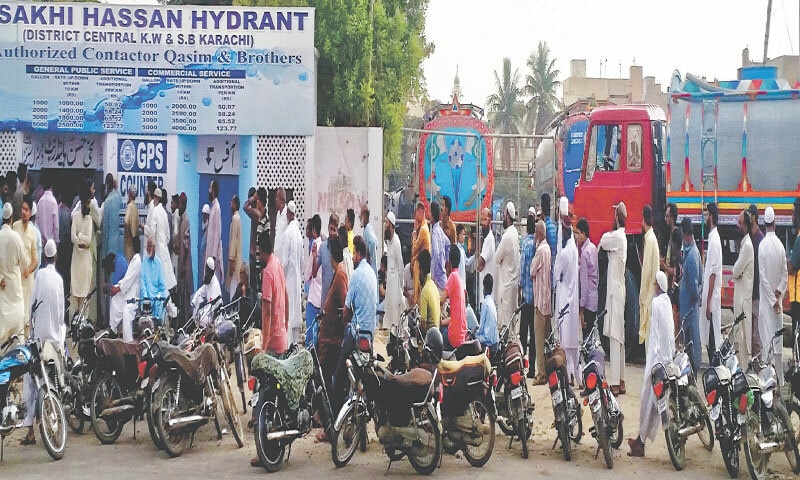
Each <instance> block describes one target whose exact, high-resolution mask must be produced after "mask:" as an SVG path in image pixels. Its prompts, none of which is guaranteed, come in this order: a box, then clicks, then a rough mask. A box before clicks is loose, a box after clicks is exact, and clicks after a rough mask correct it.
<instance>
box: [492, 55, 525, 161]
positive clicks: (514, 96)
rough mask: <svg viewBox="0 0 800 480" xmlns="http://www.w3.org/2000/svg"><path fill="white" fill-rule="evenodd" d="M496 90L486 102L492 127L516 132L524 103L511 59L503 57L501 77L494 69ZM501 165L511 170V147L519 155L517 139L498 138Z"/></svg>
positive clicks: (518, 131) (498, 131) (508, 132)
mask: <svg viewBox="0 0 800 480" xmlns="http://www.w3.org/2000/svg"><path fill="white" fill-rule="evenodd" d="M494 81H495V86H496V87H497V92H495V93H493V94H491V95H489V97H488V98H487V99H486V104H487V107H488V109H489V112H490V113H493V114H494V116H493V117H492V122H491V125H492V127H493V128H492V129H493V130H494V132H495V133H500V134H518V133H520V128H519V126H520V125H521V124H522V120H523V117H524V115H525V104H524V103H523V102H522V89H521V88H520V87H519V71H518V70H514V71H513V73H512V71H511V59H510V58H508V57H506V58H504V59H503V71H502V77H501V76H500V75H498V74H497V70H495V71H494ZM498 143H499V144H500V152H501V161H502V163H501V165H502V167H503V170H505V171H506V172H509V171H511V164H512V147H513V151H514V155H515V156H519V148H518V147H519V141H518V140H517V139H514V138H499V139H497V141H496V142H495V144H498Z"/></svg>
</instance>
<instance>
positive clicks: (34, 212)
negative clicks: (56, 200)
mask: <svg viewBox="0 0 800 480" xmlns="http://www.w3.org/2000/svg"><path fill="white" fill-rule="evenodd" d="M37 211H38V209H37V208H36V202H33V205H31V217H35V216H36V212H37Z"/></svg>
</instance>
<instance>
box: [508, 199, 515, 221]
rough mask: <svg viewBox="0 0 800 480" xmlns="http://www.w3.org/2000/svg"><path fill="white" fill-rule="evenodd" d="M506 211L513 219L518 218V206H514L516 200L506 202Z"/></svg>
mask: <svg viewBox="0 0 800 480" xmlns="http://www.w3.org/2000/svg"><path fill="white" fill-rule="evenodd" d="M506 211H507V212H508V214H509V216H511V220H516V219H517V208H516V207H515V206H514V202H508V203H506Z"/></svg>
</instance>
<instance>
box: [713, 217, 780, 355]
mask: <svg viewBox="0 0 800 480" xmlns="http://www.w3.org/2000/svg"><path fill="white" fill-rule="evenodd" d="M703 214H704V215H705V217H706V218H705V222H706V229H707V231H708V251H707V252H706V264H705V265H704V266H703V296H702V297H701V300H702V302H703V303H702V310H701V312H702V314H701V315H700V341H701V342H702V344H703V345H704V346H705V347H706V351H707V353H708V361H709V363H710V362H711V357H712V356H713V355H714V352H715V351H716V350H717V348H719V347H720V345H721V344H722V242H721V241H720V238H719V230H718V229H717V222H719V209H718V208H717V204H716V203H713V202H711V203H709V204H708V205H707V206H706V208H705V209H704V210H703ZM785 260H786V258H785V257H784V262H785Z"/></svg>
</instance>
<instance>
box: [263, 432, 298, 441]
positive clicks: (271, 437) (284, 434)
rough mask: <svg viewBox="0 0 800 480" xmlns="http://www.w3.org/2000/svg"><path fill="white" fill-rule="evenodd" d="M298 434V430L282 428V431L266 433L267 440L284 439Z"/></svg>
mask: <svg viewBox="0 0 800 480" xmlns="http://www.w3.org/2000/svg"><path fill="white" fill-rule="evenodd" d="M299 436H300V430H284V431H283V432H270V433H268V434H267V441H269V442H271V441H275V440H285V439H287V438H296V437H299Z"/></svg>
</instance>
